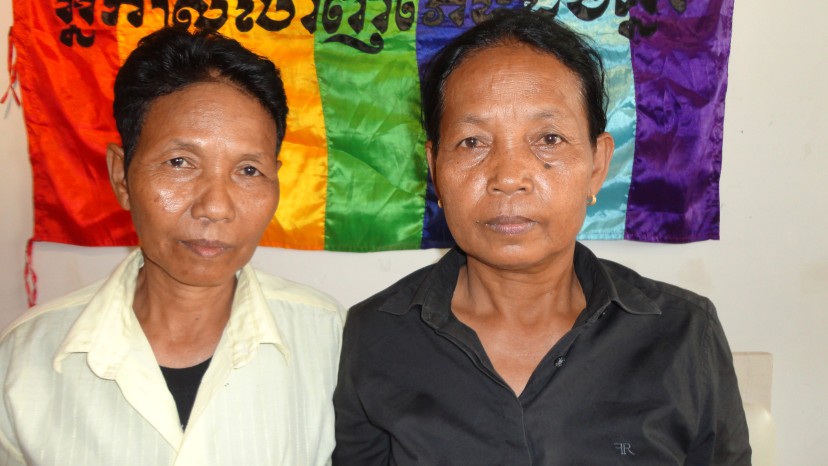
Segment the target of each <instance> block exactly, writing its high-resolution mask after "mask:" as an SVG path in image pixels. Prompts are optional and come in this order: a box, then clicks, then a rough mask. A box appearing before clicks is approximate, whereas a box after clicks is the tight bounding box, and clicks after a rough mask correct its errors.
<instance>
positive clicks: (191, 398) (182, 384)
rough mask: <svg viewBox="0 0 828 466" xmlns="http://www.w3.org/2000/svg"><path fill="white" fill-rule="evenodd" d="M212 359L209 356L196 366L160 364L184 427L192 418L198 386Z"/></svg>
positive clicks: (184, 427) (183, 427)
mask: <svg viewBox="0 0 828 466" xmlns="http://www.w3.org/2000/svg"><path fill="white" fill-rule="evenodd" d="M211 359H213V358H209V359H207V360H206V361H204V362H202V363H199V364H196V365H195V366H192V367H184V368H181V369H172V368H169V367H164V366H160V367H161V373H162V374H164V380H166V381H167V388H168V389H169V390H170V393H172V396H173V399H174V400H175V406H176V408H178V419H179V421H181V428H182V429H186V428H187V421H189V420H190V411H192V410H193V403H195V397H196V393H198V386H199V385H200V384H201V378H202V377H204V373H205V372H207V367H208V366H209V365H210V360H211Z"/></svg>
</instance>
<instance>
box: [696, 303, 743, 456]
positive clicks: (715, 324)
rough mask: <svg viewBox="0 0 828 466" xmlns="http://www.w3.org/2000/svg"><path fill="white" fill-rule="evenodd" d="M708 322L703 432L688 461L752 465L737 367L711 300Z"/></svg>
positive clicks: (697, 439)
mask: <svg viewBox="0 0 828 466" xmlns="http://www.w3.org/2000/svg"><path fill="white" fill-rule="evenodd" d="M707 314H708V322H707V329H706V332H705V337H704V338H705V341H704V344H703V346H702V352H703V353H702V357H703V358H704V365H702V367H704V368H705V371H706V373H705V374H702V376H703V380H704V381H706V384H704V385H702V386H703V387H705V389H706V391H705V393H704V394H703V397H702V400H703V403H704V404H703V405H702V409H703V411H702V413H701V417H700V424H699V426H700V427H699V435H698V436H697V438H696V441H695V442H694V445H693V447H692V448H691V450H690V451H689V452H688V456H687V461H686V463H685V464H712V465H750V464H751V449H750V443H749V439H748V428H747V421H746V420H745V411H744V406H743V405H742V397H741V396H740V395H739V384H738V382H737V380H736V371H735V370H734V368H733V356H732V354H731V352H730V346H729V345H728V343H727V339H726V338H725V335H724V330H723V329H722V325H721V323H720V322H719V319H718V317H717V316H716V309H715V307H714V306H713V304H712V303H710V302H709V301H708V313H707Z"/></svg>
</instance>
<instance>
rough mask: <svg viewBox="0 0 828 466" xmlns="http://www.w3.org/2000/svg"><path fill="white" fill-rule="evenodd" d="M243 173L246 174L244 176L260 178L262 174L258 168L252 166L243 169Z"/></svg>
mask: <svg viewBox="0 0 828 466" xmlns="http://www.w3.org/2000/svg"><path fill="white" fill-rule="evenodd" d="M242 173H244V176H258V175H260V174H261V172H260V171H259V169H258V168H256V167H253V166H250V165H248V166H246V167H244V168H242Z"/></svg>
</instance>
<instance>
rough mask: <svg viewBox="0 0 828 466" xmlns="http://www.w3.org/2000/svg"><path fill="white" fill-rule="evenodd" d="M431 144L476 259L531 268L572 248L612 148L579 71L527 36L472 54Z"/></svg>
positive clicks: (454, 222)
mask: <svg viewBox="0 0 828 466" xmlns="http://www.w3.org/2000/svg"><path fill="white" fill-rule="evenodd" d="M432 149H433V146H432V144H431V142H430V141H429V142H428V143H427V144H426V151H427V156H428V162H429V168H430V169H431V173H432V174H433V177H434V182H435V187H436V189H437V194H438V196H439V197H440V199H441V201H442V204H443V209H444V211H445V216H446V221H447V223H448V226H449V229H450V230H451V233H452V235H453V236H454V239H455V240H456V241H457V244H458V245H459V246H460V247H461V248H462V249H463V250H464V251H466V253H467V254H468V255H469V257H470V258H473V259H475V260H478V261H481V262H484V263H487V264H489V265H491V266H494V267H497V268H500V269H510V270H531V269H533V268H535V267H542V266H543V265H544V264H548V263H549V261H550V260H554V259H555V258H556V257H560V256H561V254H571V251H572V250H573V248H574V242H575V236H576V235H577V234H578V231H579V230H580V228H581V225H582V223H583V220H584V216H585V215H586V208H587V202H588V198H589V196H590V195H591V194H597V193H598V190H599V189H600V187H601V184H602V183H603V181H604V178H605V176H606V172H607V166H608V164H609V160H610V157H611V155H612V150H613V142H612V137H611V136H609V134H607V133H604V134H602V135H600V136H599V137H598V140H597V142H596V144H595V145H594V146H593V144H592V143H591V141H590V138H589V126H588V123H587V116H586V110H585V106H584V102H583V98H582V93H581V86H580V81H579V80H578V77H577V75H575V74H574V73H573V72H572V71H570V70H569V69H568V68H567V67H565V66H564V65H563V64H561V62H560V61H558V59H557V58H556V57H554V56H553V55H550V54H546V53H542V52H538V51H536V50H535V49H532V48H530V47H527V46H525V45H518V44H509V45H500V46H495V47H492V48H488V49H484V50H481V51H478V52H475V53H474V54H472V55H470V56H469V57H467V58H466V59H465V60H464V61H463V62H462V63H461V64H460V66H459V67H458V68H457V69H455V70H454V72H452V73H451V75H450V76H449V78H448V79H447V81H446V83H445V99H444V112H443V116H442V119H441V120H440V146H439V151H438V152H437V153H434V152H433V151H432Z"/></svg>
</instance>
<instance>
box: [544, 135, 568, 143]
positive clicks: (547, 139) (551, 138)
mask: <svg viewBox="0 0 828 466" xmlns="http://www.w3.org/2000/svg"><path fill="white" fill-rule="evenodd" d="M541 141H542V142H543V143H544V144H547V145H550V146H554V145H556V144H560V143H561V142H562V141H563V139H562V138H561V137H560V136H558V135H557V134H545V135H544V136H543V138H541Z"/></svg>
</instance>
